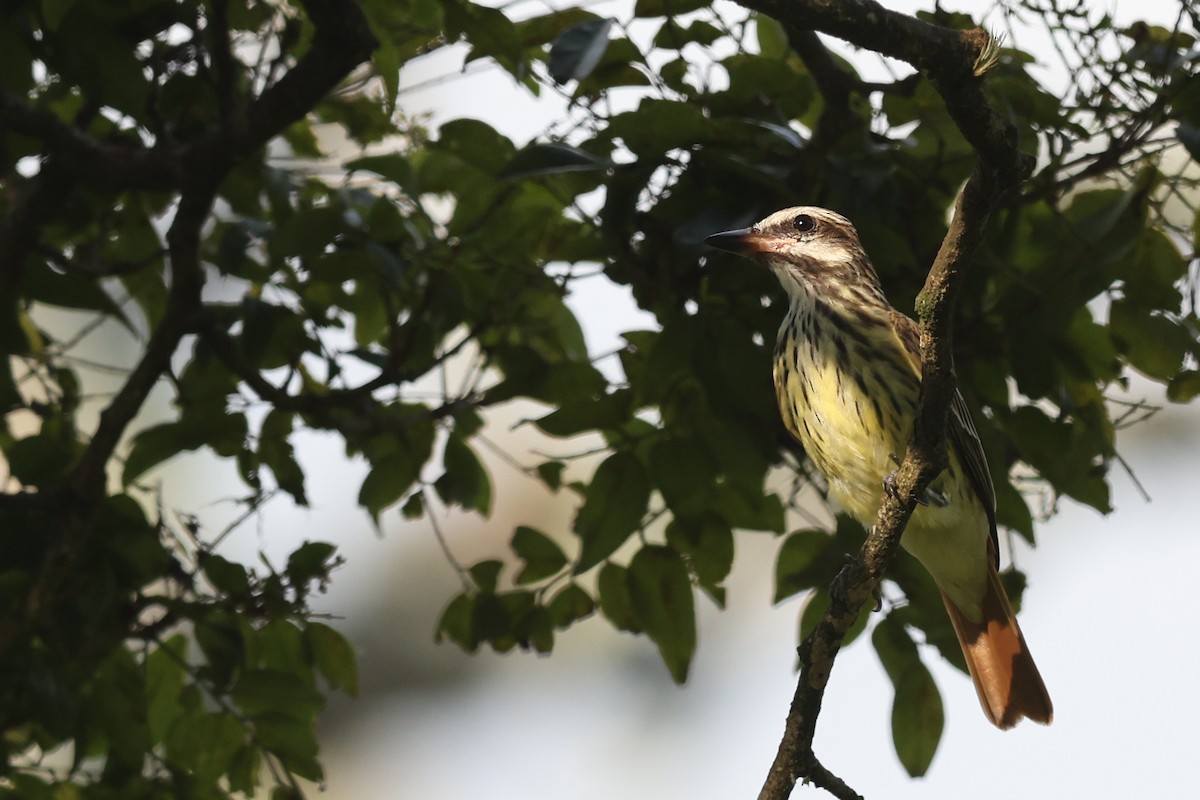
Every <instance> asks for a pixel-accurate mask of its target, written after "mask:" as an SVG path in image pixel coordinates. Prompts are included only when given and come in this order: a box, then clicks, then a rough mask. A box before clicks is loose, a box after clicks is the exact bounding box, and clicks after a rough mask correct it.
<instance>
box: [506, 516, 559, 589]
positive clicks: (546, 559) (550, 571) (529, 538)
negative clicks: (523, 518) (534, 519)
mask: <svg viewBox="0 0 1200 800" xmlns="http://www.w3.org/2000/svg"><path fill="white" fill-rule="evenodd" d="M512 549H513V552H514V553H516V554H517V555H518V556H520V557H521V558H522V559H523V560H524V561H525V566H524V567H523V568H522V569H521V571H520V572H519V573H518V574H517V577H516V581H517V583H518V584H525V583H533V582H535V581H540V580H542V579H543V578H549V577H550V576H551V575H554V574H555V573H557V572H558V571H559V570H561V569H562V568H563V567H564V566H566V563H567V557H566V555H565V554H564V553H563V551H562V548H561V547H559V546H558V545H557V544H556V543H555V542H554V540H553V539H551V538H550V537H549V536H547V535H546V534H544V533H542V532H541V531H539V530H536V529H534V528H530V527H527V526H525V525H521V526H519V527H518V528H517V530H516V532H515V533H514V534H513V538H512Z"/></svg>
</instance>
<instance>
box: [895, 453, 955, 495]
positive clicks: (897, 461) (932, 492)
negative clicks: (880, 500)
mask: <svg viewBox="0 0 1200 800" xmlns="http://www.w3.org/2000/svg"><path fill="white" fill-rule="evenodd" d="M888 458H889V459H891V461H892V463H893V464H895V465H896V469H894V470H892V471H891V472H889V473H888V474H887V475H884V476H883V491H884V492H886V493H887V496H888V497H890V498H892V499H893V500H897V499H899V497H900V487H899V486H897V485H896V475H897V474H898V473H899V472H900V459H899V458H897V457H896V454H895V453H892V454H890V455H888ZM917 502H918V503H920V504H921V505H923V506H928V505H935V506H937V507H938V508H945V507H946V506H948V505H950V498H948V497H946V495H944V494H942V493H941V492H939V491H938V490H937V489H934V488H933V487H932V486H928V487H926V488H925V491H924V492H923V493H922V494H921V496H920V497H918V498H917Z"/></svg>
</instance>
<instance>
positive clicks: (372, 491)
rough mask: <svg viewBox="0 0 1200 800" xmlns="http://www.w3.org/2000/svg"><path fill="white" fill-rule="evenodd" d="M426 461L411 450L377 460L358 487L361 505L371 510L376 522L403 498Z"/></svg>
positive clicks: (372, 517) (369, 511)
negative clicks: (386, 510) (419, 460)
mask: <svg viewBox="0 0 1200 800" xmlns="http://www.w3.org/2000/svg"><path fill="white" fill-rule="evenodd" d="M422 465H423V460H422V462H417V460H416V459H415V458H413V456H412V455H411V454H410V453H408V452H404V451H401V452H394V453H392V454H391V455H389V456H387V457H385V458H383V459H380V460H379V461H378V462H376V463H373V464H372V466H371V471H370V472H369V473H367V477H366V478H365V479H364V480H363V483H362V487H361V488H360V489H359V490H358V504H359V505H360V506H362V507H363V508H365V509H367V511H368V513H370V515H371V519H373V520H374V521H375V524H376V525H378V524H379V515H380V514H381V513H382V512H383V510H384V509H385V508H387V507H388V506H390V505H392V504H393V503H395V502H397V501H399V500H400V498H401V497H403V496H404V493H405V492H407V491H408V490H409V488H410V487H411V486H412V485H413V482H414V481H416V479H417V477H418V476H419V475H420V474H421V466H422Z"/></svg>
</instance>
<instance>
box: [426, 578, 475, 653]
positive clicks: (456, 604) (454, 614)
mask: <svg viewBox="0 0 1200 800" xmlns="http://www.w3.org/2000/svg"><path fill="white" fill-rule="evenodd" d="M434 638H435V640H436V641H439V642H441V641H444V640H446V639H449V640H450V641H452V642H454V643H455V644H457V645H458V646H459V647H461V648H462V649H463V650H465V651H467V652H468V653H473V652H475V650H476V649H477V648H478V647H479V634H478V633H477V632H476V630H475V599H474V598H473V597H472V596H471V595H469V594H466V593H465V592H464V593H462V594H458V595H456V596H455V597H454V599H453V600H451V601H450V602H449V603H448V604H447V605H446V609H445V610H444V611H443V612H442V616H441V618H440V619H439V620H438V625H437V632H436V633H435V634H434Z"/></svg>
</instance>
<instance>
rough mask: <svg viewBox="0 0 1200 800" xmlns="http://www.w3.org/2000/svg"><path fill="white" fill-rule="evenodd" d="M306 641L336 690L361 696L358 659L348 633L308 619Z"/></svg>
mask: <svg viewBox="0 0 1200 800" xmlns="http://www.w3.org/2000/svg"><path fill="white" fill-rule="evenodd" d="M304 640H305V641H306V642H307V643H308V646H309V648H310V649H311V650H312V654H313V660H314V661H315V662H316V665H317V669H319V670H320V671H321V674H322V675H324V676H325V680H327V681H329V685H330V686H332V687H333V688H335V689H341V690H342V691H344V692H345V693H346V694H348V695H350V696H351V697H355V696H357V695H358V658H357V657H356V656H355V654H354V648H353V647H352V646H351V645H350V642H349V641H348V640H347V639H346V637H345V636H343V635H342V634H340V633H338V632H337V631H336V630H334V629H333V628H331V627H329V626H328V625H325V624H323V623H320V622H309V623H308V624H307V625H306V626H305V628H304Z"/></svg>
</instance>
